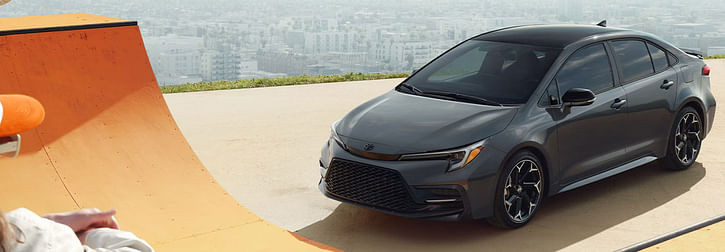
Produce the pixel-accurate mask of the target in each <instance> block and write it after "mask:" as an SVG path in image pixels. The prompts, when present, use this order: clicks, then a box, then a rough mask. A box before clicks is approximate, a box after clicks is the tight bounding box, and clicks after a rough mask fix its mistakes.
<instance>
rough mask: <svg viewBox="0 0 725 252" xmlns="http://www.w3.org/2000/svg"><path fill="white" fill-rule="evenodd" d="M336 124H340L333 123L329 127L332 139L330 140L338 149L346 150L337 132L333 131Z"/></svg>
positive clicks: (338, 121)
mask: <svg viewBox="0 0 725 252" xmlns="http://www.w3.org/2000/svg"><path fill="white" fill-rule="evenodd" d="M338 123H340V120H337V121H335V122H334V123H332V126H330V137H332V139H335V142H337V144H339V145H340V147H342V148H343V149H347V148H346V147H345V144H344V143H343V142H342V139H341V138H340V135H338V134H337V130H335V128H336V127H337V124H338Z"/></svg>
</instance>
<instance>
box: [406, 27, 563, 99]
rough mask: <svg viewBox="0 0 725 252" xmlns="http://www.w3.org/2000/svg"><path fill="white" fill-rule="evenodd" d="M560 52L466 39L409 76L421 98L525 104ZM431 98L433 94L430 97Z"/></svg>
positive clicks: (553, 49) (410, 90)
mask: <svg viewBox="0 0 725 252" xmlns="http://www.w3.org/2000/svg"><path fill="white" fill-rule="evenodd" d="M560 51H561V50H560V49H556V48H547V47H539V46H532V45H524V44H512V43H502V42H493V41H482V40H475V39H474V40H468V41H466V42H464V43H462V44H460V45H458V46H457V47H455V48H454V49H452V50H451V51H449V52H447V53H446V54H444V55H443V56H441V57H440V58H438V59H436V60H435V61H433V62H431V63H430V64H429V65H427V66H426V67H424V68H423V69H421V70H420V71H418V72H417V73H416V74H414V75H413V76H412V77H410V78H409V79H408V80H407V81H406V84H408V85H410V86H412V87H415V88H408V89H404V88H400V89H399V90H400V91H403V92H408V93H416V94H421V95H426V94H435V93H441V92H445V93H453V94H461V95H466V96H472V97H478V98H482V99H484V100H489V101H493V102H495V103H500V104H504V105H515V104H522V103H526V101H527V100H528V99H529V96H531V93H532V92H533V91H534V89H536V87H537V86H538V85H539V82H540V81H541V78H543V76H544V74H546V71H547V70H548V69H549V67H550V66H551V64H552V63H553V62H554V60H555V59H556V57H557V56H558V55H559V52H560ZM431 96H435V95H431Z"/></svg>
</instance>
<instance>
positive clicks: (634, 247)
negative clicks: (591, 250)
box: [617, 215, 725, 252]
mask: <svg viewBox="0 0 725 252" xmlns="http://www.w3.org/2000/svg"><path fill="white" fill-rule="evenodd" d="M721 221H725V215H721V216H717V217H714V218H711V219H708V220H705V221H703V222H700V223H697V224H694V225H691V226H688V227H685V228H683V229H680V230H677V231H674V232H671V233H668V234H664V235H661V236H658V237H655V238H652V239H649V240H646V241H643V242H640V243H637V244H633V245H631V246H629V247H626V248H623V249H620V250H617V251H624V252H630V251H639V250H643V249H646V248H649V247H652V246H654V245H657V244H660V243H663V242H665V241H668V240H671V239H673V238H676V237H678V236H682V235H685V234H687V233H690V232H692V231H696V230H699V229H702V228H705V227H707V226H710V225H712V224H715V223H718V222H721Z"/></svg>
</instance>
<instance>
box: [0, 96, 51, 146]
mask: <svg viewBox="0 0 725 252" xmlns="http://www.w3.org/2000/svg"><path fill="white" fill-rule="evenodd" d="M0 104H1V105H2V108H3V113H2V120H0V136H9V135H15V134H18V133H20V132H24V131H26V130H30V129H33V128H35V127H38V125H40V123H42V122H43V119H45V109H43V105H41V104H40V102H39V101H38V100H36V99H35V98H33V97H30V96H27V95H0Z"/></svg>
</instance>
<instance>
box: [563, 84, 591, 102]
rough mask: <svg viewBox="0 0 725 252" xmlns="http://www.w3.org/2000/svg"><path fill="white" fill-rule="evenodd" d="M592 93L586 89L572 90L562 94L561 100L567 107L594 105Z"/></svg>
mask: <svg viewBox="0 0 725 252" xmlns="http://www.w3.org/2000/svg"><path fill="white" fill-rule="evenodd" d="M596 99H597V98H596V97H594V92H592V91H591V90H589V89H586V88H572V89H569V90H568V91H566V93H564V96H563V97H562V98H561V100H562V101H563V102H564V105H567V106H586V105H590V104H592V103H594V100H596Z"/></svg>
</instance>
